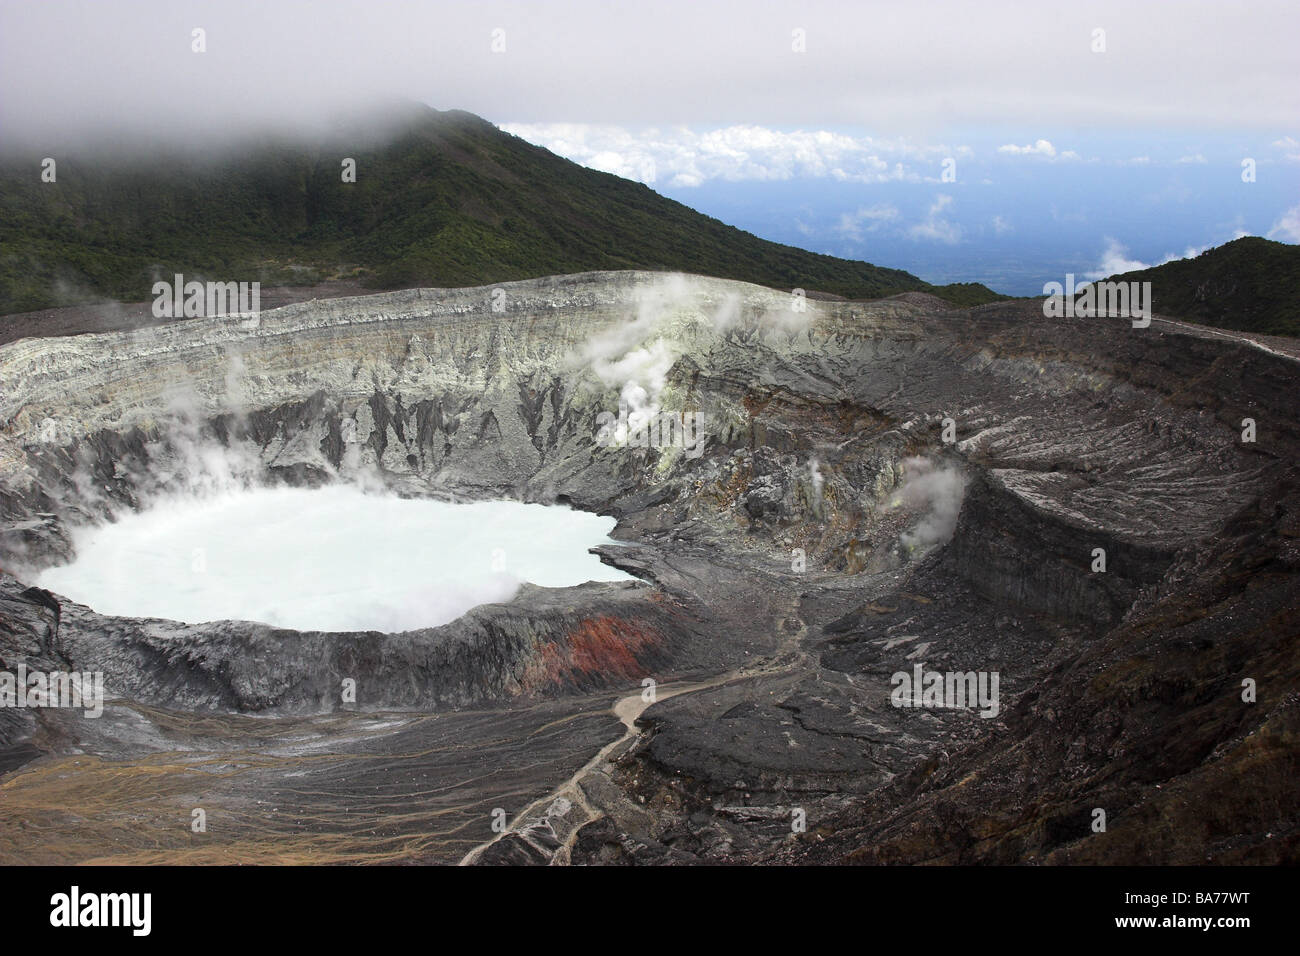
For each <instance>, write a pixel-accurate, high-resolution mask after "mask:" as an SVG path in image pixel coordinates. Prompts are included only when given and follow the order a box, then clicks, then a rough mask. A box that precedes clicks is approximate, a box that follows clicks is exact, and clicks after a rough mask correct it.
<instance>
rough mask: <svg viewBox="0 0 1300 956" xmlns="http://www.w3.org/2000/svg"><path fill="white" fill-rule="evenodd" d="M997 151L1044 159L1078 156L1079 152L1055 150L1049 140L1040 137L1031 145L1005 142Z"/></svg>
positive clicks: (1010, 154) (1009, 154) (1075, 157)
mask: <svg viewBox="0 0 1300 956" xmlns="http://www.w3.org/2000/svg"><path fill="white" fill-rule="evenodd" d="M998 152H999V153H1006V154H1007V155H1008V156H1041V157H1043V158H1044V159H1078V158H1079V154H1078V153H1076V152H1075V151H1074V150H1072V149H1067V150H1064V151H1063V152H1057V150H1056V147H1055V146H1053V145H1052V143H1051V141H1050V140H1046V139H1040V140H1038V141H1037V142H1035V143H1034V144H1033V145H1032V146H1017V145H1016V144H1015V143H1007V144H1006V145H1005V146H999V147H998Z"/></svg>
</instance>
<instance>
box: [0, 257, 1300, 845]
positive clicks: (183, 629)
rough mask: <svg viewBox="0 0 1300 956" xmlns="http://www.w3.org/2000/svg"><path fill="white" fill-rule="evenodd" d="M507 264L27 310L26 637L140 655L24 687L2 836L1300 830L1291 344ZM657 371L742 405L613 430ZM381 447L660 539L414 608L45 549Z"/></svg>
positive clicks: (707, 840)
mask: <svg viewBox="0 0 1300 956" xmlns="http://www.w3.org/2000/svg"><path fill="white" fill-rule="evenodd" d="M499 288H500V292H499V293H498V292H496V291H495V290H494V289H491V288H483V289H464V290H412V291H407V292H399V293H390V294H385V295H377V296H368V297H363V298H354V299H335V300H329V301H321V302H308V303H301V304H297V305H291V306H287V307H285V308H282V309H277V310H275V311H271V312H266V313H263V314H262V315H260V316H258V317H242V318H241V317H233V318H213V319H192V320H187V321H183V322H177V323H175V324H171V325H165V326H160V327H155V328H148V329H140V330H137V331H134V332H114V333H106V334H99V335H81V336H75V337H67V338H44V339H23V340H20V341H16V342H11V343H8V344H6V345H4V346H0V377H2V379H3V383H4V387H3V389H0V565H3V567H4V569H5V571H4V573H3V574H2V575H0V662H2V663H3V668H4V669H11V670H12V669H13V668H14V667H16V666H17V665H18V664H19V663H24V664H26V666H27V667H28V668H31V669H44V670H47V671H49V670H77V671H96V670H97V671H102V672H104V674H105V680H106V683H107V686H108V689H109V692H110V695H111V696H112V698H113V699H112V700H111V701H110V703H109V705H108V707H107V708H106V709H105V712H104V715H103V716H102V717H100V718H98V719H86V718H84V716H81V715H79V714H78V713H75V712H69V711H64V710H55V709H44V710H30V709H25V710H15V709H0V745H2V746H3V750H2V751H0V772H3V773H4V774H5V776H4V777H3V778H0V793H2V794H3V797H4V799H3V800H0V858H3V859H5V860H8V861H15V860H25V861H34V862H47V861H48V862H55V861H57V862H80V861H86V860H101V861H102V860H112V861H136V862H143V861H166V860H175V861H184V862H204V861H261V862H270V861H279V862H309V861H352V862H392V861H408V862H455V861H457V860H460V859H461V858H462V857H464V856H465V855H466V854H470V857H471V859H472V860H473V861H474V862H479V863H491V862H574V863H654V862H681V863H693V862H746V861H769V862H807V861H815V862H887V863H917V862H1020V861H1034V862H1071V863H1072V862H1202V861H1210V860H1213V861H1220V862H1274V861H1279V860H1294V859H1296V857H1297V855H1298V854H1297V832H1298V831H1297V826H1296V814H1297V809H1296V808H1297V806H1298V805H1300V803H1298V801H1297V799H1296V797H1297V784H1296V781H1297V779H1300V775H1298V774H1297V769H1298V768H1297V766H1296V763H1297V752H1298V751H1297V740H1296V732H1297V726H1298V724H1300V716H1298V710H1297V708H1298V707H1300V693H1298V691H1300V681H1298V680H1297V677H1298V676H1300V675H1297V667H1298V661H1300V655H1298V654H1297V636H1298V634H1300V612H1298V611H1297V607H1300V601H1297V596H1298V593H1300V592H1298V589H1297V577H1296V572H1297V558H1298V557H1300V554H1298V549H1300V545H1297V533H1298V532H1300V519H1297V513H1298V512H1297V507H1298V503H1300V496H1298V495H1300V491H1298V481H1297V456H1296V450H1297V447H1298V446H1300V435H1298V434H1297V414H1296V413H1297V410H1298V409H1297V405H1298V401H1297V396H1298V395H1300V387H1298V386H1300V372H1298V369H1300V366H1297V363H1296V361H1295V359H1294V358H1293V357H1291V356H1288V355H1283V354H1277V353H1275V352H1272V351H1269V350H1267V349H1262V348H1259V347H1257V346H1255V345H1252V344H1250V343H1248V342H1244V341H1241V340H1238V339H1234V338H1230V337H1225V336H1222V335H1216V334H1212V333H1208V332H1206V333H1200V332H1194V331H1189V330H1185V329H1183V328H1181V327H1178V326H1176V325H1174V324H1173V323H1167V322H1164V321H1160V320H1157V321H1156V322H1155V323H1154V324H1153V325H1152V326H1151V327H1150V328H1148V329H1134V328H1132V327H1131V326H1130V324H1129V323H1128V321H1127V320H1119V319H1072V320H1048V319H1044V318H1043V317H1042V315H1041V311H1040V310H1039V309H1038V308H1037V306H1036V305H1034V304H1018V303H1012V304H999V305H994V306H986V307H982V308H979V309H975V310H963V311H955V310H951V309H949V308H947V307H946V306H945V305H944V304H943V303H941V302H939V301H938V300H935V299H931V298H929V297H926V296H922V295H915V294H913V295H908V296H904V297H899V298H895V299H889V300H882V301H876V302H867V303H863V302H843V301H831V300H818V299H807V300H803V299H798V298H795V297H792V296H791V295H788V294H785V293H781V292H776V291H771V290H766V289H761V288H757V287H754V286H749V285H745V284H742V283H736V282H728V281H721V280H713V279H705V278H698V277H664V276H660V275H655V274H650V273H597V274H588V275H579V276H568V277H560V278H555V279H549V280H537V281H529V282H522V283H512V284H506V285H503V286H501V287H499ZM638 383H639V385H640V386H641V387H642V391H640V392H636V391H634V390H633V391H629V385H637V384H638ZM629 396H630V398H631V401H632V405H633V412H634V413H635V410H636V408H638V407H643V408H648V409H650V410H652V411H659V412H666V413H679V412H682V411H686V412H693V413H700V414H702V415H703V420H702V427H701V433H702V435H703V436H704V439H703V444H702V448H701V447H699V446H697V447H694V448H683V447H680V446H681V444H682V443H681V442H678V443H677V446H676V447H671V446H670V447H634V445H633V444H620V443H619V442H618V441H614V442H613V443H611V442H610V441H609V440H608V436H604V437H603V438H602V436H601V435H600V430H599V428H598V427H597V420H598V418H597V417H598V416H599V415H600V414H601V413H602V412H605V413H612V414H615V415H617V414H618V412H619V411H620V397H622V398H623V399H624V402H625V405H626V403H627V400H628V399H629ZM638 403H642V404H640V405H638ZM1246 418H1250V419H1253V420H1254V422H1255V423H1256V429H1257V434H1256V440H1255V441H1254V442H1246V441H1243V440H1242V429H1243V425H1242V422H1243V419H1246ZM346 480H365V481H369V482H381V483H383V484H385V485H387V486H388V487H390V488H392V489H395V490H397V491H398V492H400V493H402V494H408V495H432V496H437V497H441V498H453V497H455V498H458V499H462V500H463V499H467V498H495V497H512V498H518V499H521V500H527V501H539V502H544V503H565V504H569V505H572V506H574V507H578V508H583V509H588V510H593V511H598V512H602V513H608V514H613V515H615V516H617V517H618V519H619V523H618V526H617V528H616V530H615V533H614V536H615V537H616V538H617V539H619V540H620V541H621V542H622V543H623V544H622V546H617V547H614V546H611V547H607V548H605V549H603V553H602V557H603V559H604V560H606V561H608V562H610V563H611V564H614V565H617V566H619V567H622V568H624V569H626V570H628V571H630V572H632V573H633V574H635V575H636V576H637V577H638V578H639V579H640V581H639V582H637V583H630V584H588V585H584V586H581V587H576V588H566V589H555V590H549V589H543V588H535V587H531V586H528V587H525V588H524V589H523V590H522V591H521V593H520V595H519V596H518V597H517V598H516V599H515V600H514V601H512V602H510V603H507V604H501V605H487V606H481V607H479V608H476V609H474V610H473V611H471V612H470V613H468V614H466V615H465V616H464V617H462V618H460V619H459V620H457V621H454V622H452V623H451V624H447V625H444V626H442V627H437V628H430V629H426V630H418V631H411V632H406V633H402V634H378V633H363V634H356V633H349V634H329V633H298V632H293V631H286V630H282V629H275V628H271V627H267V626H264V625H259V624H254V623H248V622H231V621H227V622H220V623H213V624H199V625H187V624H183V623H179V622H169V621H158V620H140V619H129V618H113V617H105V616H103V615H99V614H97V613H95V612H94V611H92V610H91V609H89V608H87V607H84V606H81V605H78V604H76V603H75V602H73V601H70V600H68V599H66V598H65V597H63V596H61V595H57V594H50V593H48V592H44V591H41V590H40V589H37V588H33V587H32V586H31V581H30V578H31V576H32V574H33V572H34V571H35V570H37V569H39V568H41V567H44V566H48V565H50V564H52V563H56V562H60V561H64V560H67V559H68V558H69V557H70V556H71V549H72V547H73V544H72V536H71V534H70V529H71V528H73V527H75V526H76V525H78V524H84V523H87V522H93V521H101V520H108V519H110V518H111V516H112V515H113V514H115V513H120V512H121V511H122V510H123V509H129V508H135V507H140V506H142V505H143V504H147V503H148V502H149V501H151V500H153V499H154V498H155V497H156V496H158V495H160V494H164V493H167V492H169V491H175V490H177V489H178V488H180V487H187V486H192V490H196V491H199V492H201V491H202V489H203V488H204V487H205V486H207V485H213V484H220V483H223V482H230V481H236V482H238V481H251V482H288V483H293V484H305V485H312V484H320V483H325V482H331V481H346ZM448 546H454V545H453V544H452V543H449V545H448ZM1095 549H1103V550H1104V552H1105V562H1106V564H1105V571H1104V572H1100V571H1096V570H1094V568H1095V567H1096V564H1095V562H1096V551H1095ZM917 665H922V666H923V667H924V668H925V669H926V670H931V671H934V670H937V671H944V672H968V671H970V672H983V673H990V672H995V673H996V674H997V675H998V677H999V680H1000V700H999V704H998V707H997V708H996V711H997V712H996V715H992V716H981V714H980V711H979V710H978V709H974V708H966V709H960V708H953V709H945V708H909V707H899V706H895V705H894V701H892V700H891V690H892V689H893V687H892V684H891V676H892V675H894V674H896V673H899V672H906V673H912V672H913V671H914V668H915V667H916V666H917ZM341 676H351V677H353V678H354V679H356V680H357V682H358V695H357V702H356V703H355V704H352V703H344V702H342V701H341V700H340V697H339V693H338V685H339V681H340V677H341ZM645 678H651V679H652V680H654V681H655V682H656V686H657V688H658V689H659V692H660V694H661V696H660V697H659V698H658V699H656V701H655V702H654V703H649V702H648V701H644V700H643V701H642V703H641V704H636V700H637V698H638V695H642V694H643V681H644V679H645ZM1247 679H1249V680H1250V681H1253V682H1254V686H1255V687H1256V689H1257V697H1256V699H1255V701H1254V702H1246V701H1243V699H1242V689H1243V681H1245V680H1247ZM615 700H619V701H621V702H623V703H621V704H620V709H619V711H618V713H617V714H616V713H615V712H613V711H611V704H612V703H613V702H614V701H615ZM629 707H631V709H630V710H629V709H628V708H629ZM620 717H622V718H623V720H622V721H620ZM629 727H630V728H631V730H629V729H628V728H629ZM200 807H201V808H203V810H204V811H205V814H206V819H207V829H206V831H205V832H201V833H196V832H194V831H193V829H192V828H191V826H190V821H191V816H192V812H193V810H194V808H200ZM1097 808H1102V809H1104V810H1105V812H1106V817H1107V827H1106V830H1105V831H1104V832H1095V830H1094V828H1093V825H1092V824H1093V820H1094V819H1095V817H1094V811H1095V810H1096V809H1097ZM497 809H501V810H504V811H505V814H506V816H507V817H508V818H509V819H510V821H511V824H512V826H511V829H510V831H509V832H508V833H506V834H505V835H504V836H500V835H499V834H497V833H496V832H495V831H494V830H493V829H492V823H493V820H494V815H493V811H494V810H497ZM796 819H799V820H801V821H802V822H803V823H804V826H802V827H799V826H794V825H792V824H793V822H794V821H795V820H796ZM37 833H39V837H37V836H36V835H35V834H37Z"/></svg>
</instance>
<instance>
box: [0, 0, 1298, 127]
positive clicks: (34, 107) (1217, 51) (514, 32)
mask: <svg viewBox="0 0 1300 956" xmlns="http://www.w3.org/2000/svg"><path fill="white" fill-rule="evenodd" d="M194 28H202V29H203V30H205V31H206V52H205V53H203V54H197V53H193V52H192V51H191V45H192V37H191V33H192V30H193V29H194ZM1096 29H1101V30H1104V31H1105V52H1103V53H1094V52H1093V50H1092V47H1093V44H1094V37H1093V31H1094V30H1096ZM494 30H501V31H504V34H503V35H502V34H498V35H497V44H496V45H497V47H498V49H500V48H501V46H502V41H503V42H504V50H503V51H501V52H494V51H493V31H494ZM796 30H802V31H803V37H804V41H803V45H804V49H805V52H802V53H800V52H796V50H795V49H794V47H795V46H796V39H797V38H796V34H795V32H794V31H796ZM1297 37H1300V4H1297V3H1295V2H1294V0H1277V2H1245V3H1225V2H1223V0H1213V2H1195V0H1188V2H1155V0H1145V2H1143V0H1121V2H1090V3H1077V2H1076V3H1057V2H1052V0H1027V2H1018V0H983V2H979V3H974V2H970V0H938V2H925V0H904V2H899V3H873V2H861V0H859V2H852V0H850V2H807V0H800V2H761V0H755V2H718V0H714V2H709V0H684V2H672V0H655V2H653V3H650V2H629V3H618V2H610V0H604V2H594V0H560V2H546V0H537V2H518V3H494V2H483V0H474V2H464V3H461V2H389V0H364V2H351V0H251V2H240V0H223V2H219V3H218V2H186V0H137V2H130V0H126V2H122V0H115V2H105V0H83V2H70V0H23V2H16V0H3V3H2V4H0V81H2V82H3V89H4V97H3V105H2V107H0V108H2V109H3V114H0V115H2V117H3V121H4V122H5V124H6V125H7V126H8V127H9V128H10V129H11V130H13V129H15V128H25V127H30V126H32V125H34V124H36V123H38V122H41V121H54V122H58V123H63V124H68V123H72V124H76V123H84V122H89V121H95V120H99V119H102V118H104V117H112V118H113V119H114V120H115V121H120V122H123V123H127V122H130V123H137V124H141V125H145V126H148V127H149V128H153V129H158V128H159V127H165V126H167V125H169V124H173V123H175V122H177V121H186V122H188V121H191V120H193V119H194V118H195V117H196V116H198V117H200V118H201V119H202V120H203V121H205V122H206V123H207V124H209V125H210V126H211V127H214V128H215V127H217V126H219V125H221V124H224V123H227V122H229V121H230V120H231V119H232V118H233V119H250V118H254V117H258V118H260V117H270V118H297V117H301V116H303V115H305V114H310V113H313V112H316V111H318V110H321V109H328V108H332V107H335V106H338V105H339V104H341V103H344V102H346V101H349V100H353V99H356V98H359V97H360V98H364V97H366V96H368V95H372V94H378V95H400V96H407V97H411V98H414V99H418V100H421V101H424V102H428V103H430V104H431V105H434V106H437V107H439V108H447V107H457V108H461V109H468V110H471V111H473V112H476V113H479V114H481V115H483V116H485V117H487V118H488V119H490V120H492V121H494V122H498V123H500V122H527V123H554V122H583V123H617V124H620V125H632V126H637V125H643V124H653V125H672V124H688V125H732V124H756V125H762V126H771V127H781V128H786V127H802V128H813V127H829V128H845V127H851V128H857V129H863V130H866V131H868V132H871V133H873V134H875V135H899V134H910V135H918V136H925V137H927V138H928V137H934V136H936V135H937V136H939V137H940V138H941V137H942V133H943V131H944V130H946V129H951V128H953V127H965V126H972V125H986V124H996V125H999V126H1004V127H1008V128H1018V129H1025V130H1028V129H1031V128H1033V127H1034V126H1036V125H1043V126H1053V127H1059V126H1061V125H1063V124H1079V125H1098V124H1100V125H1105V126H1115V127H1128V128H1131V127H1142V128H1150V127H1157V128H1159V127H1175V128H1176V127H1183V126H1188V125H1193V124H1195V125H1204V126H1208V127H1211V128H1223V127H1232V128H1246V129H1251V128H1268V129H1270V130H1282V129H1284V128H1289V127H1294V125H1295V124H1296V118H1297V116H1300V83H1297V82H1296V79H1297V68H1296V61H1297V53H1296V47H1297ZM214 131H215V129H214ZM1031 142H1032V140H1031Z"/></svg>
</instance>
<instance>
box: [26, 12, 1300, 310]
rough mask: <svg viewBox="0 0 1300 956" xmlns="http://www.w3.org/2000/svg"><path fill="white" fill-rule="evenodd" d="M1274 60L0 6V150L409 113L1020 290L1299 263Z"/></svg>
mask: <svg viewBox="0 0 1300 956" xmlns="http://www.w3.org/2000/svg"><path fill="white" fill-rule="evenodd" d="M195 31H201V34H199V35H198V37H199V38H198V39H196V33H195ZM199 45H201V46H202V47H203V52H196V51H195V48H196V46H199ZM1298 48H1300V2H1296V0H1247V2H1227V0H1213V2H1200V0H1185V2H1164V0H1120V2H1090V3H1079V2H1073V3H1065V2H1053V0H1025V2H1021V0H981V2H972V0H933V2H926V0H904V2H898V3H893V2H888V3H878V2H865V0H863V2H806V0H800V2H782V0H773V2H761V0H751V2H739V0H734V2H723V0H684V2H673V0H653V2H650V0H637V2H627V3H620V2H611V0H604V2H595V0H536V2H517V3H502V2H490V0H488V2H484V0H474V2H429V0H426V2H412V0H365V2H351V0H251V2H242V0H222V2H212V0H209V2H187V0H136V2H131V0H125V2H123V0H115V2H108V0H83V2H71V0H24V2H16V0H0V144H14V143H18V144H22V145H35V146H36V147H37V148H40V147H41V145H42V144H43V143H46V142H54V141H57V142H59V143H67V142H69V137H72V136H75V135H76V134H78V133H80V132H83V131H87V130H97V131H99V132H105V131H107V132H111V133H113V134H114V136H115V137H116V138H118V139H119V140H122V141H126V142H132V141H139V140H141V139H149V138H165V139H169V140H180V141H182V142H186V143H191V144H194V143H200V144H203V143H207V142H209V141H210V142H212V143H230V142H231V141H232V140H237V139H238V138H239V135H240V133H241V131H243V130H246V129H249V128H253V127H265V126H267V125H268V124H269V125H271V126H273V127H276V128H281V129H288V128H292V127H294V126H296V125H298V124H303V123H307V124H312V123H315V122H318V121H320V120H322V119H325V118H328V117H329V115H330V114H335V113H338V112H341V111H350V110H352V109H354V108H356V107H357V106H363V105H365V104H368V103H372V102H374V101H376V100H391V99H393V98H405V99H412V100H416V101H419V102H423V103H427V104H429V105H431V106H434V107H437V108H439V109H449V108H457V109H465V110H469V111H471V112H474V113H477V114H479V115H481V116H483V117H485V118H486V119H488V120H490V121H491V122H493V123H496V124H498V125H500V126H502V128H504V129H506V130H508V131H511V132H514V133H515V134H517V135H520V136H523V137H524V138H525V139H529V140H530V141H532V142H536V143H539V144H541V145H544V146H546V147H548V148H550V149H552V150H554V151H555V152H557V153H559V154H561V155H564V156H567V157H569V158H571V159H574V160H575V161H578V162H581V163H584V164H585V165H588V166H592V167H594V168H597V169H602V170H605V171H608V172H613V173H616V174H617V175H621V176H625V177H628V178H631V179H639V180H642V181H644V182H647V183H649V184H650V185H652V186H653V187H654V188H655V189H657V190H659V191H661V192H664V193H665V194H667V195H671V196H673V197H674V198H678V199H681V200H682V201H683V202H686V203H688V204H690V205H692V206H694V207H695V208H698V209H701V210H702V211H705V212H708V213H710V214H711V215H716V216H718V217H719V218H722V219H724V220H725V221H728V222H731V223H734V224H736V225H739V226H741V227H742V228H746V229H750V230H751V231H754V232H756V233H758V234H759V235H763V236H765V237H767V238H773V239H778V240H779V241H784V242H790V243H792V244H798V245H802V246H804V247H806V248H812V249H815V250H816V251H824V252H832V253H834V254H837V255H845V256H849V257H852V258H864V259H869V260H871V261H876V262H881V263H882V264H886V265H892V266H901V267H903V268H909V269H911V270H912V271H918V272H919V273H920V274H922V275H924V276H925V277H926V278H934V279H935V280H939V279H953V278H976V277H981V276H984V277H988V276H992V277H993V278H994V279H1000V280H1001V281H1003V287H1004V288H1010V287H1011V286H1014V287H1015V288H1018V289H1022V290H1023V289H1025V288H1029V287H1030V286H1033V285H1035V284H1041V280H1040V279H1039V275H1040V273H1042V272H1044V271H1049V272H1051V273H1053V274H1054V273H1055V272H1056V271H1059V268H1061V267H1064V266H1066V265H1071V264H1074V265H1076V266H1077V269H1076V271H1079V272H1085V271H1088V270H1089V269H1094V270H1095V269H1097V268H1101V267H1102V265H1101V264H1102V263H1104V262H1105V261H1107V259H1109V260H1113V261H1117V262H1124V261H1160V260H1161V259H1164V258H1166V257H1168V256H1169V255H1181V254H1183V252H1184V251H1185V250H1188V249H1192V250H1194V249H1197V248H1203V247H1204V246H1207V245H1211V244H1217V243H1220V242H1223V241H1226V240H1228V239H1231V238H1233V237H1234V236H1236V235H1241V234H1247V233H1251V234H1258V235H1269V236H1271V237H1273V238H1277V239H1281V240H1283V241H1288V242H1297V241H1300V53H1298V52H1297V49H1298ZM1247 158H1249V159H1251V160H1252V161H1253V162H1255V163H1257V164H1258V169H1259V176H1258V182H1257V183H1254V182H1252V183H1251V184H1250V185H1252V186H1254V187H1256V188H1252V189H1248V190H1243V189H1242V185H1243V181H1242V178H1241V163H1242V162H1243V161H1244V160H1245V159H1247ZM945 163H951V164H952V165H953V168H955V170H956V178H955V179H953V178H951V177H950V178H948V179H945V178H944V173H943V169H944V164H945ZM1053 244H1056V246H1057V248H1055V251H1053V252H1051V255H1050V257H1049V258H1044V256H1046V255H1047V250H1048V247H1049V246H1052V245H1053ZM991 256H993V257H994V258H995V259H996V263H995V264H991V263H992V260H991V259H990V257H991ZM990 270H993V271H992V272H991V271H990ZM997 270H1001V271H997ZM1017 270H1019V271H1017ZM1017 276H1018V277H1019V278H1017ZM1008 283H1011V285H1008Z"/></svg>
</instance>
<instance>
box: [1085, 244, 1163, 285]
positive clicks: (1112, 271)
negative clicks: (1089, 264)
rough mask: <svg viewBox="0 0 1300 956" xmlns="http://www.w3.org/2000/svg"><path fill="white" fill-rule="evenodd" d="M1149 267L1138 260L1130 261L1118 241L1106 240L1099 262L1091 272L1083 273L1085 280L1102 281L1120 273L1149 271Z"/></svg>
mask: <svg viewBox="0 0 1300 956" xmlns="http://www.w3.org/2000/svg"><path fill="white" fill-rule="evenodd" d="M1150 268H1151V266H1150V265H1148V264H1147V263H1145V262H1143V261H1141V260H1140V259H1130V258H1129V257H1128V249H1127V248H1125V247H1124V245H1123V244H1121V243H1120V242H1119V241H1118V240H1115V239H1111V238H1110V237H1109V236H1108V237H1107V238H1106V251H1105V252H1103V253H1102V254H1101V262H1100V264H1098V266H1097V268H1096V269H1094V270H1093V271H1091V272H1085V273H1084V278H1086V279H1104V278H1106V277H1107V276H1113V275H1118V274H1119V273H1121V272H1135V271H1137V270H1138V269H1150Z"/></svg>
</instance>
